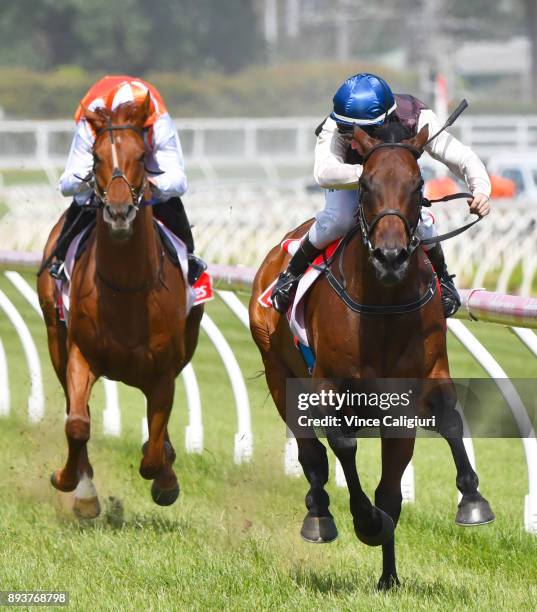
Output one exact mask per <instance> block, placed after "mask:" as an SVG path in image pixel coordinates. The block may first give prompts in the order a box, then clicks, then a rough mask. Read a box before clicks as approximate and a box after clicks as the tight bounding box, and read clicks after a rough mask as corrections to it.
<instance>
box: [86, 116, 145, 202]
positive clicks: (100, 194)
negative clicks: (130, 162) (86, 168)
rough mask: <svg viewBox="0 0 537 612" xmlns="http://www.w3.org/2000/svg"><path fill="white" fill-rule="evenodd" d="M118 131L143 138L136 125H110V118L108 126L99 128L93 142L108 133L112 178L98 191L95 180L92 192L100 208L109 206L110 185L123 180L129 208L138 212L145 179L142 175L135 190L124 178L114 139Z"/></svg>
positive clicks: (140, 130)
mask: <svg viewBox="0 0 537 612" xmlns="http://www.w3.org/2000/svg"><path fill="white" fill-rule="evenodd" d="M118 130H133V131H135V132H137V133H138V134H139V135H140V136H141V137H142V138H143V130H142V129H141V128H139V127H138V126H137V125H133V124H130V123H124V124H122V125H112V120H111V119H110V118H109V119H108V125H107V126H106V127H103V128H101V129H100V130H99V131H98V132H97V133H96V139H95V141H97V137H98V136H100V135H101V134H103V133H104V132H108V135H109V137H110V146H111V147H112V178H111V179H110V180H109V181H108V184H107V185H106V187H105V188H104V189H100V188H99V185H98V183H97V180H95V185H94V191H95V195H96V197H97V201H98V202H99V204H100V207H106V206H110V202H109V201H108V191H109V189H110V185H111V184H112V182H113V181H114V180H116V179H123V180H124V181H125V183H126V184H127V187H128V188H129V192H130V194H131V199H132V203H131V204H130V206H132V207H134V209H135V210H136V211H138V210H139V208H140V204H141V202H142V199H143V197H144V191H145V187H146V177H145V174H144V178H143V180H142V184H141V185H140V187H138V188H136V187H134V185H133V184H132V183H131V182H130V181H129V179H128V178H127V177H126V176H125V173H124V172H123V171H122V170H121V168H120V167H119V160H118V155H117V147H116V139H115V138H114V132H115V131H118ZM93 156H94V159H95V145H93ZM93 174H94V175H95V174H96V173H95V168H94V171H93Z"/></svg>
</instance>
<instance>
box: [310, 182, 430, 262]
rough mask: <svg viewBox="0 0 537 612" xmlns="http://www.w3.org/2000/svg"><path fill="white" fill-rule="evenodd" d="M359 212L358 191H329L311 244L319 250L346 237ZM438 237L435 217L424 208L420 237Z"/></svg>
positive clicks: (311, 229) (326, 192)
mask: <svg viewBox="0 0 537 612" xmlns="http://www.w3.org/2000/svg"><path fill="white" fill-rule="evenodd" d="M357 212H358V190H356V189H352V190H349V189H327V190H326V191H325V205H324V208H323V210H321V211H320V212H318V213H317V214H316V215H315V222H314V224H313V225H312V226H311V228H310V231H309V234H308V237H309V240H310V242H311V243H312V244H313V246H315V247H317V248H318V249H324V248H325V247H327V246H328V245H329V244H330V243H331V242H334V240H337V239H338V238H341V237H342V236H345V234H347V232H349V231H350V230H351V229H352V228H353V227H354V226H355V225H356V214H357ZM437 235H438V232H437V231H436V227H435V225H434V217H433V215H432V214H431V213H430V212H429V211H428V210H427V209H425V208H422V210H421V219H420V221H419V223H418V237H419V238H420V239H422V240H425V239H427V238H433V237H435V236H437ZM425 248H427V247H425ZM427 250H428V249H427Z"/></svg>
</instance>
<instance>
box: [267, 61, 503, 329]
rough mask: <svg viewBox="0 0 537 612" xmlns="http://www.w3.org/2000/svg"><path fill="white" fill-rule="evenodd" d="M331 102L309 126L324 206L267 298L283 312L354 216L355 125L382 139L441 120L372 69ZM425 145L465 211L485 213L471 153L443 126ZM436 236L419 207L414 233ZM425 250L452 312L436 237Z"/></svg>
mask: <svg viewBox="0 0 537 612" xmlns="http://www.w3.org/2000/svg"><path fill="white" fill-rule="evenodd" d="M333 102H334V106H333V110H332V113H331V114H330V116H329V117H327V118H326V119H325V121H323V123H322V124H321V125H320V126H319V127H318V128H317V131H316V134H317V144H316V146H315V166H314V177H315V180H316V182H317V183H318V184H319V185H320V186H321V187H323V188H324V189H325V190H326V192H325V194H326V197H325V207H324V209H323V210H322V211H320V212H319V213H318V214H317V215H316V218H315V222H314V223H313V225H312V226H311V227H310V230H309V232H308V234H307V235H306V237H305V238H304V240H303V241H302V244H301V246H300V247H299V249H298V251H297V252H296V253H295V254H294V255H293V257H292V258H291V260H290V261H289V264H288V266H287V269H286V270H285V271H284V272H282V273H281V274H280V276H279V278H278V281H277V283H276V285H275V286H274V289H273V291H272V296H271V298H272V304H273V306H274V308H276V310H278V311H279V312H282V313H283V312H286V311H287V309H288V308H289V306H290V304H291V300H292V298H293V294H294V291H295V290H296V287H297V285H298V281H299V280H300V277H301V276H302V274H304V272H305V271H306V269H307V268H308V266H309V264H310V263H311V262H312V261H313V260H314V259H315V257H316V256H317V255H318V254H319V253H320V252H321V251H322V250H323V249H324V248H326V247H327V246H328V245H329V244H330V243H331V242H333V241H334V240H336V239H338V238H340V237H341V236H344V235H345V234H346V233H347V232H349V231H350V230H351V229H352V227H353V226H354V225H355V223H356V215H357V209H358V205H359V198H358V181H359V179H360V175H361V174H362V159H361V157H360V156H359V154H358V153H357V151H355V150H353V149H352V147H351V142H352V137H353V131H354V127H355V126H359V127H360V128H362V129H363V130H365V131H366V132H367V133H368V134H369V135H370V136H373V137H375V138H379V139H381V140H382V138H383V135H384V133H385V132H386V131H387V130H385V129H383V128H386V126H390V127H391V128H397V132H398V134H399V135H400V136H401V137H400V139H401V140H402V139H405V138H411V137H413V136H415V135H416V134H417V133H418V132H419V130H420V129H421V128H422V127H423V126H425V125H428V126H429V134H435V133H436V132H437V131H438V130H439V129H440V128H441V127H442V126H441V123H440V121H439V120H438V118H437V116H436V115H435V113H434V112H433V111H432V110H430V109H429V108H427V106H426V105H425V104H424V103H423V102H421V101H420V100H418V99H417V98H415V97H414V96H411V95H409V94H395V95H394V94H393V93H392V90H391V89H390V86H389V85H388V83H386V81H384V79H381V78H380V77H378V76H376V75H374V74H369V73H365V72H364V73H360V74H356V75H354V76H352V77H350V78H349V79H347V80H346V81H345V82H344V83H343V85H341V87H340V88H339V89H338V90H337V92H336V94H335V96H334V100H333ZM395 123H397V126H395V125H394V124H395ZM392 134H393V129H392ZM425 150H426V151H427V152H428V153H429V155H431V157H433V158H434V159H436V160H438V161H441V162H443V163H444V164H446V165H447V166H448V167H449V169H450V170H451V171H452V172H454V173H455V174H456V175H458V176H459V177H460V178H461V179H462V180H464V181H465V182H466V183H467V185H468V188H469V190H470V191H471V193H472V195H473V199H472V201H471V202H470V212H472V213H476V214H478V215H480V216H485V215H487V214H488V213H489V210H490V207H489V204H488V200H489V197H490V188H491V186H490V179H489V177H488V174H487V171H486V169H485V166H484V165H483V163H482V162H481V160H480V159H479V158H478V156H477V155H476V154H475V153H474V152H473V151H472V150H471V149H470V148H469V147H467V146H465V145H463V144H462V143H461V142H460V141H458V140H457V139H456V138H454V137H453V136H452V135H450V134H448V133H447V132H442V133H441V134H440V135H439V136H437V137H436V138H435V139H434V140H432V141H431V142H430V143H428V144H427V145H426V147H425ZM436 235H437V232H436V228H435V225H434V218H433V216H432V215H431V214H430V213H429V211H428V210H426V209H423V210H422V214H421V220H420V222H419V226H418V236H419V237H420V238H421V239H423V240H425V239H427V238H432V237H434V236H436ZM428 255H429V258H430V259H431V262H432V264H433V266H434V268H435V270H436V273H437V275H438V278H439V281H440V284H441V286H442V304H443V307H444V314H445V316H446V317H449V316H452V315H453V314H455V312H456V311H457V310H458V308H459V306H460V298H459V294H458V292H457V290H456V288H455V285H454V284H453V281H452V278H453V277H452V276H451V275H450V274H449V273H448V270H447V266H446V262H445V259H444V254H443V252H442V247H441V246H440V244H439V243H437V244H436V245H434V246H432V247H430V248H429V250H428Z"/></svg>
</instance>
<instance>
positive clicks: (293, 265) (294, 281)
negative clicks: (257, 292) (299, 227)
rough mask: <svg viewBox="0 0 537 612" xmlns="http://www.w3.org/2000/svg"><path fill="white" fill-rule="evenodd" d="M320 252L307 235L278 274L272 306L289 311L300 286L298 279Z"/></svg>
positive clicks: (271, 297)
mask: <svg viewBox="0 0 537 612" xmlns="http://www.w3.org/2000/svg"><path fill="white" fill-rule="evenodd" d="M319 253H321V251H320V250H319V249H318V248H317V247H315V246H313V244H311V242H310V241H309V239H308V237H307V236H306V238H304V240H303V241H302V244H301V245H300V246H299V247H298V251H297V252H296V253H295V254H294V255H293V257H291V260H290V261H289V264H288V266H287V269H286V270H285V271H284V272H281V273H280V275H279V276H278V280H277V281H276V284H275V285H274V288H273V289H272V293H271V296H270V299H271V300H272V306H273V307H274V308H275V309H276V310H277V311H278V312H280V313H285V312H287V310H288V308H289V306H290V305H291V301H292V299H293V295H294V293H295V291H296V288H297V286H298V281H299V280H300V278H301V277H302V275H303V274H304V272H305V271H306V270H307V269H308V266H309V265H310V264H311V263H312V262H313V260H314V259H315V258H316V257H317V255H319Z"/></svg>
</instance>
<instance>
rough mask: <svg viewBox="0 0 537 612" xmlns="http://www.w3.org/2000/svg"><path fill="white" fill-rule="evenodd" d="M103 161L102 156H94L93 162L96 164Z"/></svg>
mask: <svg viewBox="0 0 537 612" xmlns="http://www.w3.org/2000/svg"><path fill="white" fill-rule="evenodd" d="M100 163H101V158H100V157H99V156H98V155H94V156H93V164H94V165H95V166H96V165H97V164H100Z"/></svg>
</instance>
